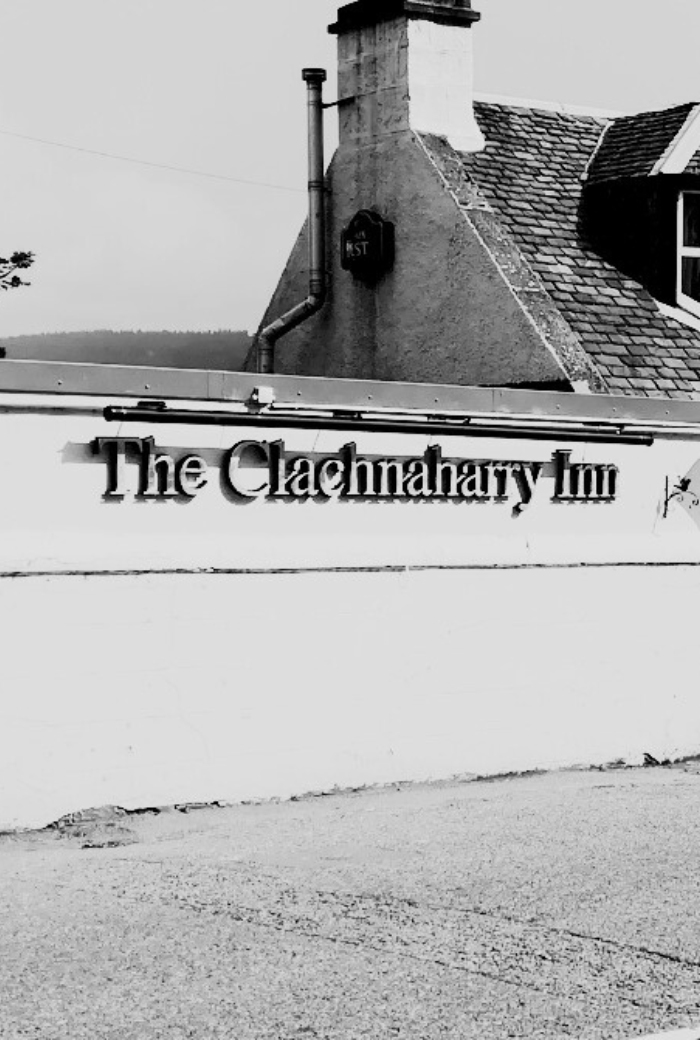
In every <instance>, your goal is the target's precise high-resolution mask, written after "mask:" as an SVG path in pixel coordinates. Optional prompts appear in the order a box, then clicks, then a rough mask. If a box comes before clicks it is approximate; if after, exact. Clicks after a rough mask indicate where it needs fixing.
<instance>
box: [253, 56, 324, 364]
mask: <svg viewBox="0 0 700 1040" xmlns="http://www.w3.org/2000/svg"><path fill="white" fill-rule="evenodd" d="M302 78H303V79H304V81H305V82H306V85H307V96H308V109H309V295H308V296H307V297H306V299H305V300H302V302H301V303H299V304H297V306H296V307H293V308H292V309H291V310H290V311H287V312H286V314H283V315H282V316H281V317H280V318H277V319H276V321H273V322H272V324H270V325H267V326H266V327H265V328H264V329H262V331H261V332H259V333H258V337H257V340H256V365H257V371H258V373H260V374H262V375H269V374H270V373H272V372H274V370H275V344H276V342H277V340H279V339H281V338H282V336H286V335H287V333H288V332H291V330H292V329H295V328H296V327H297V326H298V325H301V324H303V322H305V321H307V320H308V319H309V318H310V317H311V316H312V315H314V314H316V313H317V311H320V310H321V307H323V304H324V303H325V301H326V291H327V287H326V220H325V180H324V174H325V164H324V157H323V84H324V82H325V80H326V72H325V69H304V70H303V72H302Z"/></svg>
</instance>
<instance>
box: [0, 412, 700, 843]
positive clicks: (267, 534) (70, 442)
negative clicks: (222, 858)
mask: <svg viewBox="0 0 700 1040" xmlns="http://www.w3.org/2000/svg"><path fill="white" fill-rule="evenodd" d="M115 432H116V431H115V429H114V427H112V426H109V425H108V424H106V423H105V422H104V420H103V419H102V418H101V417H100V416H99V415H98V414H92V415H90V414H88V415H85V414H83V415H80V414H77V413H72V414H54V415H35V414H24V415H18V414H3V415H0V481H1V486H2V509H1V510H0V533H1V537H0V572H2V574H3V576H2V577H1V578H0V633H1V636H0V639H1V643H0V645H1V647H2V654H1V657H0V661H1V663H0V682H1V691H2V692H1V694H0V827H12V826H28V825H40V824H45V823H47V822H49V821H50V820H52V819H55V818H57V817H58V816H60V815H61V814H63V813H66V812H69V811H73V810H77V809H80V808H84V807H86V806H89V805H95V804H102V803H107V802H109V803H116V804H120V805H123V806H127V807H137V806H144V805H149V804H168V803H173V802H176V801H199V800H214V799H223V800H228V799H230V800H236V799H247V798H256V797H269V796H286V795H290V794H292V793H295V792H301V791H305V790H308V789H318V788H330V787H332V786H334V785H340V786H345V785H360V784H365V783H373V782H384V781H391V780H402V779H404V780H405V779H423V778H427V777H445V776H449V775H452V774H456V773H494V772H500V771H508V770H516V769H517V770H519V769H529V768H536V767H546V766H559V765H570V764H574V763H590V762H603V761H606V760H610V759H614V758H618V757H629V758H638V757H639V756H641V755H642V753H643V752H644V751H651V752H652V753H653V754H655V755H656V756H657V757H662V756H675V755H681V754H689V753H692V752H694V751H698V750H700V699H698V698H697V696H696V693H695V682H694V680H695V667H696V659H697V650H696V645H697V640H696V612H697V602H698V595H699V593H700V568H698V567H697V566H696V564H697V563H698V562H699V561H700V530H698V528H697V526H696V524H695V522H694V520H693V519H692V516H691V515H690V514H689V512H688V511H686V510H684V509H683V508H682V507H681V506H679V505H678V503H676V502H674V503H672V504H671V508H670V512H669V517H668V518H667V519H663V518H662V515H661V513H662V505H663V497H664V483H665V477H666V476H667V475H669V476H671V477H672V479H673V480H675V479H677V478H678V477H679V476H683V475H685V474H686V473H688V472H689V471H690V470H691V469H692V467H693V465H694V463H695V462H696V461H697V460H698V459H699V458H700V442H699V441H697V440H696V441H692V440H659V441H657V443H656V444H655V445H654V447H652V448H643V447H634V446H627V447H625V446H614V447H611V446H609V445H597V446H588V447H587V446H585V445H578V446H576V445H572V446H571V449H572V452H573V453H574V455H575V456H577V457H578V458H583V457H584V456H587V457H589V458H595V459H597V460H599V461H606V462H607V461H612V462H615V463H616V464H617V465H618V466H619V468H620V496H619V500H618V502H617V503H614V504H609V505H591V506H585V505H583V506H556V505H554V504H553V503H552V502H551V501H550V498H549V491H551V488H550V489H549V491H548V490H547V488H548V484H547V482H546V480H543V482H542V484H541V485H540V490H539V491H538V496H537V497H536V499H535V501H534V502H533V504H532V505H531V507H530V508H529V509H528V510H527V511H526V512H525V513H524V515H523V516H521V517H520V518H518V519H515V518H513V516H512V514H511V509H510V507H509V506H507V505H503V506H501V505H495V504H492V505H479V506H476V505H470V504H467V503H458V504H451V503H442V504H437V503H435V504H428V503H421V504H406V503H393V504H388V503H385V504H365V503H361V504H350V503H334V502H331V503H326V504H320V503H314V502H309V503H301V502H296V503H291V504H280V503H266V502H256V503H253V504H251V505H241V504H237V503H235V502H232V501H230V500H228V499H226V498H225V497H224V496H223V495H222V494H221V493H220V490H219V488H218V486H217V484H216V481H214V482H212V483H211V485H210V486H209V487H208V488H207V489H205V492H203V493H202V496H201V498H198V499H197V500H196V501H194V502H193V503H191V504H189V505H181V504H178V503H173V502H169V503H148V504H146V503H138V502H136V501H132V500H129V499H126V500H125V501H124V502H123V503H105V502H104V501H103V500H102V493H103V490H104V466H103V465H102V464H101V463H100V462H98V461H95V460H94V459H93V458H92V457H91V456H90V455H88V453H87V452H86V450H85V445H86V444H88V443H89V442H90V441H91V440H92V439H93V438H94V437H95V436H99V435H107V434H112V435H113V434H114V433H115ZM129 432H130V433H134V434H137V433H138V435H141V436H146V435H149V434H151V435H154V436H156V439H157V441H158V443H159V444H162V445H165V444H168V445H170V446H175V447H177V446H179V447H181V448H183V449H185V448H190V449H192V448H194V449H201V450H202V451H209V452H210V457H211V458H212V459H216V457H217V454H216V453H217V451H218V449H219V448H220V447H222V446H229V445H231V444H233V443H235V442H236V440H239V439H248V438H250V437H252V436H253V434H252V433H251V431H250V430H249V429H248V430H246V431H236V430H232V429H228V430H224V431H221V430H220V429H208V430H205V429H204V428H194V427H193V428H190V429H182V428H179V429H178V428H174V427H170V428H166V427H156V426H153V427H152V428H150V429H141V430H140V431H137V430H136V429H133V428H131V427H130V429H129ZM274 436H275V438H277V437H278V436H285V435H284V434H279V433H275V435H274ZM286 438H287V441H288V443H289V445H290V446H294V448H295V450H297V451H300V452H301V451H306V450H308V451H310V450H315V451H319V452H321V453H324V452H328V453H331V452H333V451H335V450H337V448H338V446H339V445H340V444H342V443H344V442H346V441H347V440H348V438H347V436H345V435H343V434H332V433H328V432H321V433H318V432H317V433H312V434H303V433H302V434H300V433H294V434H293V433H288V434H287V435H286ZM356 440H357V442H358V448H359V449H360V450H361V451H364V452H365V453H370V452H373V453H376V454H384V453H395V454H406V455H413V454H421V453H422V451H423V450H424V448H425V445H426V439H425V438H408V437H399V436H398V435H396V436H394V435H392V436H391V437H377V436H374V437H371V436H370V435H368V434H358V436H357V437H356ZM458 447H459V448H461V449H462V450H464V452H465V453H466V455H467V456H468V457H480V458H485V457H494V458H502V459H506V458H519V457H520V458H523V459H537V458H541V459H542V460H545V459H547V458H548V457H549V456H550V455H551V452H552V450H553V447H561V445H552V444H546V443H542V442H540V443H534V442H533V443H530V444H528V443H525V442H521V441H520V442H519V441H496V440H494V441H493V442H485V441H483V440H482V441H479V442H476V443H475V442H474V441H472V442H471V443H468V442H467V441H466V440H465V441H463V442H462V443H461V444H457V443H456V442H455V443H454V445H453V447H452V448H451V449H450V454H451V455H452V454H455V453H457V451H458ZM489 453H492V454H489ZM445 454H447V448H445ZM625 561H632V562H637V563H639V564H642V563H643V562H644V561H646V562H657V563H660V562H663V561H667V562H669V563H671V564H672V565H671V566H642V565H639V566H615V565H614V564H617V563H620V562H625ZM582 562H588V563H595V564H597V565H596V566H591V567H586V568H582V567H580V566H578V564H580V563H582ZM533 564H534V565H548V566H532V565H533ZM387 565H391V566H394V567H397V568H398V569H397V570H395V571H386V570H385V571H383V572H382V571H381V570H379V571H372V570H370V569H368V568H382V567H386V566H387ZM246 567H256V568H260V569H261V570H262V571H266V570H267V571H270V569H273V568H280V567H285V568H289V569H290V571H292V573H287V574H275V573H258V574H243V573H236V568H246ZM312 567H315V568H320V569H321V570H320V571H319V572H309V571H308V568H312ZM330 567H336V568H338V567H346V568H347V567H358V568H365V569H364V570H361V571H359V572H357V573H349V572H342V571H341V572H328V571H325V572H324V571H323V568H330ZM417 567H418V568H420V567H427V568H432V569H428V570H416V569H415V568H417ZM439 567H446V568H449V569H445V570H439V569H435V568H439ZM173 568H179V569H182V570H183V571H196V570H204V569H207V568H223V569H226V568H228V569H229V570H230V571H231V572H230V573H179V574H174V573H165V571H167V570H168V569H173ZM305 568H306V569H307V570H304V569H305ZM159 570H160V571H161V573H154V572H157V571H159ZM295 570H300V571H301V572H300V573H294V571H295ZM116 571H122V572H124V573H121V574H117V573H115V572H116ZM92 572H98V573H92ZM12 575H14V576H12Z"/></svg>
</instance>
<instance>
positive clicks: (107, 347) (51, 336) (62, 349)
mask: <svg viewBox="0 0 700 1040" xmlns="http://www.w3.org/2000/svg"><path fill="white" fill-rule="evenodd" d="M250 344H251V338H250V336H249V335H248V333H247V332H230V331H219V332H110V331H104V330H100V331H97V332H49V333H46V334H44V335H36V336H10V337H7V338H4V339H3V338H0V350H4V352H5V356H6V357H7V358H8V359H10V360H13V361H21V360H29V361H75V362H87V363H91V364H99V365H147V366H153V367H155V368H207V369H218V370H220V371H228V372H240V371H241V370H242V368H243V363H244V361H245V357H246V354H247V353H248V350H249V348H250Z"/></svg>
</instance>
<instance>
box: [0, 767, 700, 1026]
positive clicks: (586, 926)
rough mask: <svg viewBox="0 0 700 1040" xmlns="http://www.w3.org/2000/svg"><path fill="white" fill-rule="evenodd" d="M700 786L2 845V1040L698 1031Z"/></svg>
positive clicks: (650, 773) (433, 804) (674, 783)
mask: <svg viewBox="0 0 700 1040" xmlns="http://www.w3.org/2000/svg"><path fill="white" fill-rule="evenodd" d="M697 769H698V766H697V763H695V764H687V765H686V766H684V767H681V768H673V769H646V770H624V771H608V772H600V771H594V772H576V773H561V774H552V775H547V776H537V777H529V778H518V779H511V780H500V781H495V782H476V783H464V784H453V785H450V784H441V785H433V786H403V787H400V788H391V789H386V790H380V791H367V792H360V793H357V794H345V795H334V796H332V797H322V798H311V799H308V800H302V801H297V802H291V803H283V804H267V805H259V806H242V807H237V808H228V809H202V810H197V811H190V812H188V813H186V814H185V813H182V812H179V811H176V810H169V811H167V812H161V813H160V814H157V815H156V814H143V815H132V814H129V815H125V814H116V815H115V814H105V815H104V816H103V817H100V814H96V819H95V821H94V822H90V820H89V819H87V818H85V819H77V820H73V821H70V820H68V821H64V822H63V824H62V825H61V826H60V827H58V828H55V829H53V830H51V831H48V832H43V833H42V834H35V835H16V836H6V837H4V838H3V839H0V1036H1V1037H3V1038H4V1037H7V1038H12V1040H16V1038H23V1037H40V1038H42V1040H54V1038H55V1040H58V1038H70V1040H83V1038H85V1040H88V1038H89V1040H103V1038H104V1040H107V1038H109V1040H151V1038H156V1037H158V1038H167V1040H180V1038H182V1040H184V1038H192V1040H210V1038H219V1037H220V1038H226V1040H248V1038H250V1040H268V1038H269V1040H317V1038H323V1040H355V1038H360V1037H371V1038H372V1040H390V1038H391V1040H438V1038H440V1040H443V1038H450V1040H457V1038H459V1040H471V1038H474V1040H476V1038H479V1040H505V1038H507V1037H528V1038H531V1040H535V1038H537V1040H545V1038H546V1040H560V1038H562V1037H576V1038H579V1040H594V1038H595V1040H621V1038H628V1037H636V1036H641V1035H644V1034H650V1033H656V1032H661V1031H664V1030H672V1029H678V1028H681V1027H688V1026H690V1025H692V1024H694V1023H695V1024H697V1023H700V812H699V811H698V807H699V804H700V775H699V774H698V772H697ZM84 846H89V847H84ZM99 846H102V847H99Z"/></svg>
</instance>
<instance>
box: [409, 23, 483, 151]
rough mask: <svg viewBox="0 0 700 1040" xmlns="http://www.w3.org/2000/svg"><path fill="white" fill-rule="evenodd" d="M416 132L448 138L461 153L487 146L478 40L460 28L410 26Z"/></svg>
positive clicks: (411, 91)
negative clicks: (478, 114) (478, 101)
mask: <svg viewBox="0 0 700 1040" xmlns="http://www.w3.org/2000/svg"><path fill="white" fill-rule="evenodd" d="M408 43H409V48H408V51H409V59H408V76H409V80H408V89H409V98H410V102H409V105H410V123H411V128H412V129H414V130H418V131H424V132H430V133H433V134H442V135H444V136H445V137H446V138H447V139H448V141H449V142H450V144H451V145H452V146H453V147H454V148H456V149H457V150H458V151H462V152H480V151H481V150H482V149H483V148H484V145H485V142H484V137H483V134H482V133H481V130H480V129H479V126H478V124H477V121H476V119H475V117H474V108H473V101H474V85H473V81H474V55H473V35H472V33H471V32H465V31H464V28H463V27H462V26H459V25H440V24H437V23H435V22H429V21H425V20H422V19H416V20H413V19H412V20H410V21H409V23H408Z"/></svg>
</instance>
